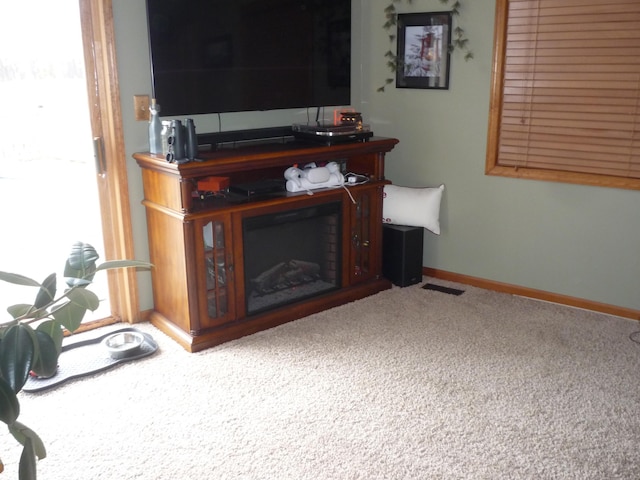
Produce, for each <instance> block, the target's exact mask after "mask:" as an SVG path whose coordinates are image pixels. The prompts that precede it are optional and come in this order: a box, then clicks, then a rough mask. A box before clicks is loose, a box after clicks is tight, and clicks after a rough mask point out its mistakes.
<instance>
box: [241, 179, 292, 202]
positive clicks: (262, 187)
mask: <svg viewBox="0 0 640 480" xmlns="http://www.w3.org/2000/svg"><path fill="white" fill-rule="evenodd" d="M285 186H286V183H285V179H284V178H282V179H269V180H259V181H257V182H248V183H236V184H232V185H230V186H229V191H230V192H232V193H235V194H237V195H241V196H243V197H246V198H251V197H257V196H261V195H270V194H272V193H279V192H284V191H285V190H286V188H285Z"/></svg>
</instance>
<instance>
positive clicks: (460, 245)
mask: <svg viewBox="0 0 640 480" xmlns="http://www.w3.org/2000/svg"><path fill="white" fill-rule="evenodd" d="M388 3H389V0H353V8H354V17H355V19H356V20H355V21H354V37H355V38H354V45H353V49H354V59H355V61H354V67H353V84H354V95H353V106H355V107H356V108H358V109H359V110H360V111H362V112H363V113H364V116H365V119H366V121H367V122H368V123H370V124H371V126H372V129H373V131H374V132H375V134H376V135H380V136H389V137H396V138H398V139H399V140H400V143H399V145H398V146H397V147H396V149H394V150H393V151H392V152H391V153H390V154H389V155H388V156H387V163H386V165H387V167H386V172H387V178H389V179H390V180H392V181H393V183H395V184H397V185H406V186H436V185H439V184H441V183H444V184H445V185H446V190H445V194H444V197H443V203H442V209H441V225H442V234H441V235H440V236H436V235H434V234H431V233H430V232H425V243H424V247H425V250H424V262H423V264H424V265H425V266H427V267H432V268H438V269H441V270H446V271H450V272H456V273H460V274H464V275H470V276H474V277H479V278H485V279H489V280H494V281H497V282H503V283H508V284H513V285H519V286H523V287H528V288H534V289H539V290H544V291H548V292H553V293H558V294H561V295H569V296H573V297H578V298H584V299H588V300H591V301H596V302H602V303H606V304H611V305H616V306H621V307H626V308H632V309H640V215H639V214H638V205H640V192H639V191H631V190H617V189H608V188H600V187H589V186H576V185H568V184H561V183H550V182H539V181H531V180H518V179H507V178H500V177H489V176H486V175H484V165H485V153H486V137H487V124H488V108H489V89H490V81H491V58H492V49H493V25H494V10H495V0H465V1H464V2H463V3H464V5H463V8H464V10H463V12H462V16H461V17H460V22H461V25H462V26H463V27H464V29H465V31H466V33H467V36H468V38H469V39H470V41H471V46H472V49H473V51H474V54H475V58H474V59H473V60H471V61H468V62H465V61H464V59H462V56H461V55H458V54H455V53H454V55H453V59H452V65H451V82H450V88H449V90H446V91H439V90H415V89H395V88H394V87H393V86H389V87H387V88H386V91H385V92H384V93H378V92H376V89H377V87H378V86H379V85H381V84H382V82H384V79H385V78H386V77H387V76H388V74H389V72H388V71H387V70H386V68H385V58H384V56H383V55H384V52H386V51H387V50H388V48H389V43H388V38H387V34H386V33H385V31H384V30H383V28H382V25H383V23H384V21H385V18H384V12H383V11H384V7H385V6H386V5H387V4H388ZM113 6H114V18H115V24H116V42H117V49H118V52H117V53H118V66H119V76H120V88H121V95H122V108H123V115H124V127H125V143H126V148H127V152H128V155H130V154H132V153H133V152H135V151H140V150H146V149H147V148H148V146H147V138H146V124H144V123H138V122H135V121H134V120H133V107H132V100H131V99H132V96H133V95H134V94H138V93H149V92H150V75H149V59H148V53H147V41H146V20H145V16H144V0H113ZM398 8H399V9H402V10H401V11H404V12H429V11H437V10H442V9H443V7H442V4H441V2H440V1H439V0H413V3H412V4H411V5H409V4H408V3H407V2H402V3H401V6H399V7H398ZM195 119H196V125H197V126H198V130H199V131H207V130H214V129H216V128H217V117H213V116H201V117H195ZM305 119H306V111H281V112H260V113H250V114H246V113H245V114H233V115H223V128H224V129H236V128H256V127H261V126H271V125H285V124H289V123H293V122H297V121H305ZM129 165H130V168H129V170H130V192H131V203H132V209H133V217H134V240H135V244H136V255H137V258H145V256H148V249H147V246H146V242H147V239H146V226H145V218H144V209H143V208H142V207H141V206H140V201H141V200H142V197H143V195H142V187H141V181H140V172H139V171H138V168H137V165H136V164H135V162H134V161H133V160H131V161H130V164H129ZM140 284H141V303H142V304H141V308H143V309H145V308H151V306H152V296H151V286H150V277H149V276H148V274H141V277H140Z"/></svg>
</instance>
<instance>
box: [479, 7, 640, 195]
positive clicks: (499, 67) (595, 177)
mask: <svg viewBox="0 0 640 480" xmlns="http://www.w3.org/2000/svg"><path fill="white" fill-rule="evenodd" d="M508 11H509V0H496V14H495V28H494V51H493V61H492V65H493V68H492V79H491V93H490V109H489V130H488V137H487V152H486V164H485V174H486V175H492V176H502V177H510V178H521V179H529V180H541V181H550V182H562V183H570V184H580V185H592V186H600V187H611V188H621V189H632V190H640V179H636V178H627V177H618V176H611V175H602V174H592V173H576V172H569V171H561V170H546V169H541V168H531V167H512V166H502V165H499V164H498V150H499V144H500V143H499V142H500V125H501V120H502V109H503V100H504V99H503V91H504V83H505V57H506V50H507V27H508Z"/></svg>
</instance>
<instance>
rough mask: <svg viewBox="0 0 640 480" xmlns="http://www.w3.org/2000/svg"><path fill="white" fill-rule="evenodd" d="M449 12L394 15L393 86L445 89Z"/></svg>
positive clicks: (447, 64) (448, 60)
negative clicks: (396, 64) (394, 64)
mask: <svg viewBox="0 0 640 480" xmlns="http://www.w3.org/2000/svg"><path fill="white" fill-rule="evenodd" d="M452 22H453V14H452V12H426V13H400V14H398V22H397V24H398V36H397V39H398V41H397V62H398V67H397V69H396V88H431V89H439V90H448V89H449V71H450V63H451V62H450V60H451V55H450V51H449V46H450V45H451V31H452Z"/></svg>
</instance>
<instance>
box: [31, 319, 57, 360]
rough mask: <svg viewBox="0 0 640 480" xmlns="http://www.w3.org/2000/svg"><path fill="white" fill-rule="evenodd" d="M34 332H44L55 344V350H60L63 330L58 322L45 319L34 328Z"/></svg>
mask: <svg viewBox="0 0 640 480" xmlns="http://www.w3.org/2000/svg"><path fill="white" fill-rule="evenodd" d="M36 332H44V333H46V334H47V335H49V337H50V338H51V340H53V343H54V344H55V345H56V351H57V352H58V354H60V353H61V352H62V341H63V340H64V331H63V330H62V324H61V323H60V322H57V321H54V320H45V321H44V322H42V323H41V324H40V325H38V328H36Z"/></svg>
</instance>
